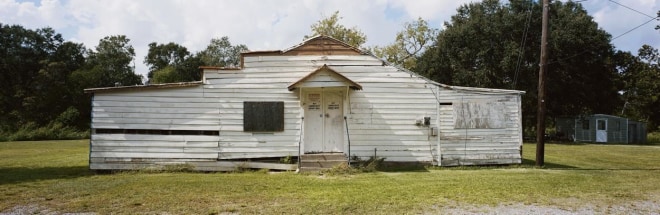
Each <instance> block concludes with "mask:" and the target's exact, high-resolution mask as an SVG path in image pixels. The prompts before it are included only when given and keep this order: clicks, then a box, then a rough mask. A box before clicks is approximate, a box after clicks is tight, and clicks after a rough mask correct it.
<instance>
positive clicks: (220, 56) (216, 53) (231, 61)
mask: <svg viewBox="0 0 660 215" xmlns="http://www.w3.org/2000/svg"><path fill="white" fill-rule="evenodd" d="M247 51H248V47H247V46H246V45H244V44H238V45H232V44H231V42H230V41H229V37H227V36H224V37H221V38H213V39H211V42H210V43H209V45H208V46H207V47H206V49H204V50H203V51H201V52H200V53H199V54H198V55H199V58H201V60H202V62H203V63H204V66H218V67H238V66H240V63H241V62H240V61H241V59H240V57H241V52H247Z"/></svg>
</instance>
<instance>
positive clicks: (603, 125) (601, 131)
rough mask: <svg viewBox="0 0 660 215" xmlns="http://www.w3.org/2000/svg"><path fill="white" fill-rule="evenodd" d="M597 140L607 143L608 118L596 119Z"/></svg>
mask: <svg viewBox="0 0 660 215" xmlns="http://www.w3.org/2000/svg"><path fill="white" fill-rule="evenodd" d="M596 142H598V143H607V119H597V120H596Z"/></svg>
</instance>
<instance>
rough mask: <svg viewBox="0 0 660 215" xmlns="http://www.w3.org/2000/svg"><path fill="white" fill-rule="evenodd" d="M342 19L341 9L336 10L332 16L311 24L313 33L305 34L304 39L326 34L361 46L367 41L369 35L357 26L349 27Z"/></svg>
mask: <svg viewBox="0 0 660 215" xmlns="http://www.w3.org/2000/svg"><path fill="white" fill-rule="evenodd" d="M341 19H342V17H340V16H339V11H335V13H333V14H332V16H330V17H326V18H324V19H322V20H319V21H318V22H316V23H314V24H312V26H310V27H311V30H312V33H311V34H310V35H305V37H303V40H306V39H309V38H312V37H315V36H317V35H325V36H330V37H332V38H335V39H338V40H341V41H343V42H345V43H346V44H349V45H351V46H354V47H361V46H362V45H363V44H364V43H365V42H367V36H366V35H364V33H362V31H360V30H359V29H357V27H352V28H347V27H345V26H344V25H342V24H339V20H341Z"/></svg>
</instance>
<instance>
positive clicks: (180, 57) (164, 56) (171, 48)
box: [144, 42, 190, 79]
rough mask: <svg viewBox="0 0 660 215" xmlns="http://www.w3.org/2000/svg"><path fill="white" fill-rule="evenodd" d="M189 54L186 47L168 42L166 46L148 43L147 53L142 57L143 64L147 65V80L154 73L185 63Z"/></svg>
mask: <svg viewBox="0 0 660 215" xmlns="http://www.w3.org/2000/svg"><path fill="white" fill-rule="evenodd" d="M189 55H190V52H189V51H188V49H187V48H186V47H183V46H181V45H179V44H176V43H173V42H170V43H167V44H157V43H155V42H153V43H149V51H148V52H147V56H145V57H144V63H145V64H147V65H149V74H148V75H147V77H148V78H150V79H151V78H152V77H153V73H154V72H155V71H158V70H161V69H164V68H165V67H168V66H171V65H179V64H182V63H183V61H185V59H186V57H188V56H189Z"/></svg>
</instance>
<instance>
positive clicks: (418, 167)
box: [378, 162, 429, 172]
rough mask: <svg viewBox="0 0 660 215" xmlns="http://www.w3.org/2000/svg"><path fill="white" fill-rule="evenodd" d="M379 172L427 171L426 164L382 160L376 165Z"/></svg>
mask: <svg viewBox="0 0 660 215" xmlns="http://www.w3.org/2000/svg"><path fill="white" fill-rule="evenodd" d="M378 171H381V172H428V171H429V170H428V169H427V165H425V164H420V163H406V162H384V163H383V164H381V166H379V167H378Z"/></svg>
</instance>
